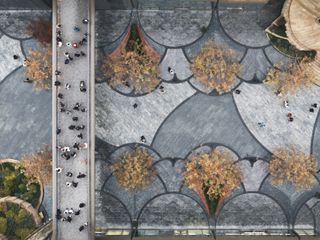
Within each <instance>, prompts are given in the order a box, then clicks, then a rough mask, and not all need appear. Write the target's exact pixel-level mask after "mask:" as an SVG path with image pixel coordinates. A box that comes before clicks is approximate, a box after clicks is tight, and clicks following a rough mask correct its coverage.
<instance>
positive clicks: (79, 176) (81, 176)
mask: <svg viewBox="0 0 320 240" xmlns="http://www.w3.org/2000/svg"><path fill="white" fill-rule="evenodd" d="M86 176H87V175H86V174H84V173H81V172H79V174H78V176H77V178H85V177H86Z"/></svg>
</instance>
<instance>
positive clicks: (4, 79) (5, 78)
mask: <svg viewBox="0 0 320 240" xmlns="http://www.w3.org/2000/svg"><path fill="white" fill-rule="evenodd" d="M22 67H23V66H22V65H20V66H19V67H17V68H15V69H14V70H12V71H11V72H10V73H9V74H8V75H7V76H5V77H4V78H3V80H2V81H1V82H0V86H1V84H3V83H4V82H5V81H7V79H8V78H9V77H10V76H11V74H13V73H15V72H16V71H18V70H19V69H20V68H22Z"/></svg>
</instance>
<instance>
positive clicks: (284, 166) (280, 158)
mask: <svg viewBox="0 0 320 240" xmlns="http://www.w3.org/2000/svg"><path fill="white" fill-rule="evenodd" d="M316 171H317V163H316V159H315V157H314V156H312V155H309V154H305V153H303V152H301V151H299V150H297V149H296V148H294V147H291V148H289V149H286V148H278V149H275V150H274V152H273V154H272V159H271V162H270V164H269V172H270V175H271V177H272V183H273V184H275V185H281V184H284V183H290V184H293V185H294V186H295V188H296V190H297V191H301V190H303V189H305V188H311V187H312V186H314V185H315V184H316V180H315V178H314V175H315V174H316Z"/></svg>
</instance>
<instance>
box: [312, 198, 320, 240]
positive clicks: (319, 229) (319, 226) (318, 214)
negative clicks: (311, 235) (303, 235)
mask: <svg viewBox="0 0 320 240" xmlns="http://www.w3.org/2000/svg"><path fill="white" fill-rule="evenodd" d="M312 212H313V215H314V216H315V221H316V224H315V232H316V234H318V235H319V234H320V202H318V203H317V204H316V205H315V206H313V208H312Z"/></svg>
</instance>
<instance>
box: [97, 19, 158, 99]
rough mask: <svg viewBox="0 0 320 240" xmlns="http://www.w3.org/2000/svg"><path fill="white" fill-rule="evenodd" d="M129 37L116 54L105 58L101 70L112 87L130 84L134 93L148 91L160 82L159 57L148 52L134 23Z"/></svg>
mask: <svg viewBox="0 0 320 240" xmlns="http://www.w3.org/2000/svg"><path fill="white" fill-rule="evenodd" d="M130 31H131V32H130V37H129V39H128V42H127V44H126V45H125V47H123V48H121V51H120V54H119V55H117V56H107V57H106V58H105V62H104V67H103V72H104V75H105V76H106V77H107V79H108V83H109V84H110V85H111V86H112V87H117V86H119V85H122V86H131V85H132V86H131V87H132V88H133V91H134V92H135V93H139V92H150V91H152V90H153V89H155V87H156V86H157V85H158V84H159V83H160V80H159V78H158V72H159V69H158V63H159V61H160V58H159V57H158V56H157V55H155V54H149V53H148V51H147V49H146V48H147V46H146V45H145V44H144V43H143V41H142V40H141V38H140V35H139V33H138V29H137V26H136V25H132V26H131V30H130Z"/></svg>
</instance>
